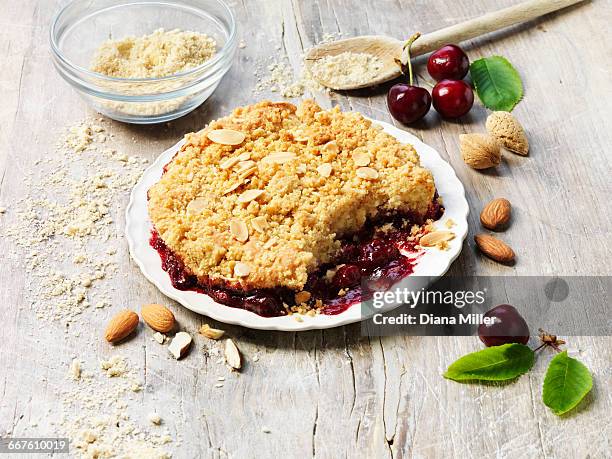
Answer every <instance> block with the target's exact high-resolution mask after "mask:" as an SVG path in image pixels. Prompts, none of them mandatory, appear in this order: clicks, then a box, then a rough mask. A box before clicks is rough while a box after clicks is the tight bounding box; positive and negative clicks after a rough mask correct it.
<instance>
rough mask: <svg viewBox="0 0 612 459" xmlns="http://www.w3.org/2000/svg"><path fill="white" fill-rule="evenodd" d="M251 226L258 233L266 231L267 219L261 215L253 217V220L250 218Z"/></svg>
mask: <svg viewBox="0 0 612 459" xmlns="http://www.w3.org/2000/svg"><path fill="white" fill-rule="evenodd" d="M251 226H252V227H253V229H254V230H255V231H257V232H258V233H263V232H265V231H266V229H267V228H268V226H269V225H268V220H267V219H266V217H265V216H261V217H255V218H254V219H253V220H251Z"/></svg>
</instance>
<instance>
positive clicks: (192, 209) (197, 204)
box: [187, 198, 208, 215]
mask: <svg viewBox="0 0 612 459" xmlns="http://www.w3.org/2000/svg"><path fill="white" fill-rule="evenodd" d="M207 206H208V199H206V198H195V199H194V200H193V201H191V202H190V203H189V204H187V213H188V214H190V215H197V214H200V213H202V211H203V210H204V209H206V207H207Z"/></svg>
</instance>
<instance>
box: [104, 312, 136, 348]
mask: <svg viewBox="0 0 612 459" xmlns="http://www.w3.org/2000/svg"><path fill="white" fill-rule="evenodd" d="M138 321H139V319H138V314H136V313H135V312H134V311H130V310H129V309H124V310H123V311H120V312H119V313H117V314H116V315H115V316H114V317H113V318H112V319H111V320H110V322H109V323H108V326H107V327H106V332H105V333H104V337H105V338H106V341H108V342H109V343H118V342H119V341H121V340H123V339H124V338H127V336H128V335H130V334H131V333H132V332H133V331H134V330H136V327H137V326H138Z"/></svg>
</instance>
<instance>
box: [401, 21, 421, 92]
mask: <svg viewBox="0 0 612 459" xmlns="http://www.w3.org/2000/svg"><path fill="white" fill-rule="evenodd" d="M420 36H421V32H417V33H415V34H414V35H413V36H412V37H410V38H409V39H408V40H406V43H405V44H404V48H403V49H404V50H405V51H406V56H407V57H408V59H407V62H406V65H408V78H409V84H410V86H412V62H410V47H411V46H412V44H413V43H414V41H415V40H416V39H417V38H419V37H420Z"/></svg>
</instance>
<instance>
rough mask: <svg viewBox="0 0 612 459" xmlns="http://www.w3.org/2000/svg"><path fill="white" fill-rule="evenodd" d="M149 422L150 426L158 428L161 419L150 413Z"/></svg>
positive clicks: (157, 415)
mask: <svg viewBox="0 0 612 459" xmlns="http://www.w3.org/2000/svg"><path fill="white" fill-rule="evenodd" d="M149 422H150V423H151V424H154V425H156V426H158V425H160V424H161V422H162V419H161V417H159V414H157V413H151V414H150V415H149Z"/></svg>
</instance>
